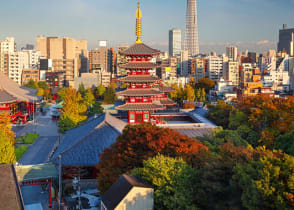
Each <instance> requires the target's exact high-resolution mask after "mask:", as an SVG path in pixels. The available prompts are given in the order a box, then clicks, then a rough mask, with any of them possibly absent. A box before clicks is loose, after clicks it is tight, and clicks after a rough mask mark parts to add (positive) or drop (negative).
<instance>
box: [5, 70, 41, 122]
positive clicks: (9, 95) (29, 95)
mask: <svg viewBox="0 0 294 210" xmlns="http://www.w3.org/2000/svg"><path fill="white" fill-rule="evenodd" d="M36 91H37V90H35V89H30V88H25V87H21V86H19V85H18V84H17V83H16V82H14V81H13V80H11V79H10V78H8V77H7V76H6V75H4V74H3V73H1V72H0V113H2V114H8V115H9V116H10V118H11V123H23V124H25V123H26V122H27V121H29V120H32V118H33V113H34V112H35V111H36V103H38V102H39V101H40V100H41V99H42V97H40V96H37V95H36V94H35V93H36Z"/></svg>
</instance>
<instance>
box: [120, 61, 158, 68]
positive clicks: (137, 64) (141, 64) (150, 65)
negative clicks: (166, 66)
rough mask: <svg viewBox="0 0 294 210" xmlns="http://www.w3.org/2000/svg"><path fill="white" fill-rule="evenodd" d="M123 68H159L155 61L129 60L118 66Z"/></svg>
mask: <svg viewBox="0 0 294 210" xmlns="http://www.w3.org/2000/svg"><path fill="white" fill-rule="evenodd" d="M119 67H120V68H124V69H153V68H160V66H158V65H157V64H156V63H151V62H129V63H126V64H122V65H120V66H119Z"/></svg>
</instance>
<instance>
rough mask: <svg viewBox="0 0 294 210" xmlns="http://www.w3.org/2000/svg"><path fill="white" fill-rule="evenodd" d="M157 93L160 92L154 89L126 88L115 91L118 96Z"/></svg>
mask: <svg viewBox="0 0 294 210" xmlns="http://www.w3.org/2000/svg"><path fill="white" fill-rule="evenodd" d="M159 94H162V92H160V91H158V90H156V89H127V90H123V91H120V92H118V93H117V95H120V96H146V95H147V96H151V95H159Z"/></svg>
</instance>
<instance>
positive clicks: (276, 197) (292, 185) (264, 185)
mask: <svg viewBox="0 0 294 210" xmlns="http://www.w3.org/2000/svg"><path fill="white" fill-rule="evenodd" d="M260 150H261V151H262V152H263V155H262V156H261V157H260V158H259V159H254V160H252V161H249V162H248V163H238V164H237V165H236V167H235V168H234V170H233V172H234V175H233V181H232V184H233V185H234V187H235V188H239V189H241V192H242V195H241V198H242V203H243V205H244V207H245V208H247V209H294V176H293V174H294V157H293V156H289V155H287V154H285V153H282V152H281V151H273V152H272V151H266V150H264V149H261V148H260Z"/></svg>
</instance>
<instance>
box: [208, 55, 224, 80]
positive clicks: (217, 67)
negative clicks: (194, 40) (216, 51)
mask: <svg viewBox="0 0 294 210" xmlns="http://www.w3.org/2000/svg"><path fill="white" fill-rule="evenodd" d="M227 60H228V59H227V57H219V56H209V57H208V77H209V78H210V79H211V80H213V81H214V82H218V81H219V79H220V78H221V77H223V63H224V62H227Z"/></svg>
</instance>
